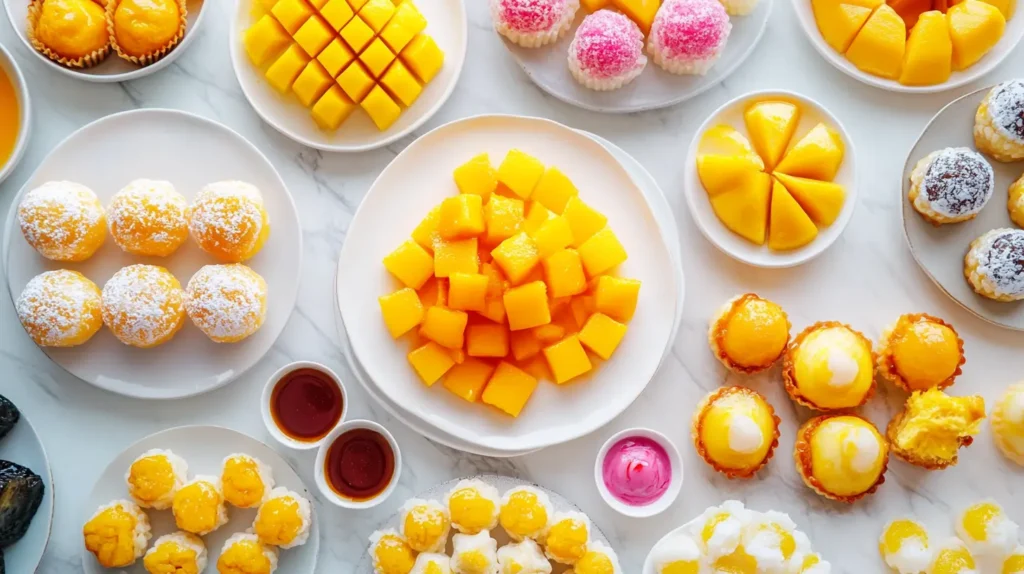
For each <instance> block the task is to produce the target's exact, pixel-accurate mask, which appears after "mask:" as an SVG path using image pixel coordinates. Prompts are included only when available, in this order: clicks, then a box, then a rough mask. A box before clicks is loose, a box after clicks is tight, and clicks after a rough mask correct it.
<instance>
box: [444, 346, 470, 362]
mask: <svg viewBox="0 0 1024 574" xmlns="http://www.w3.org/2000/svg"><path fill="white" fill-rule="evenodd" d="M448 355H450V356H451V358H452V360H453V361H455V364H456V365H461V364H462V363H465V362H466V359H468V358H469V357H468V356H466V351H465V350H464V349H448Z"/></svg>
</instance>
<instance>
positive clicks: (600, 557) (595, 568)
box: [573, 542, 622, 574]
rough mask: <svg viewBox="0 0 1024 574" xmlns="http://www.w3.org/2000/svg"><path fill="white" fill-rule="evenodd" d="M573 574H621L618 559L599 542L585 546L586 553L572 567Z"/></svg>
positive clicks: (612, 551) (613, 552) (609, 549)
mask: <svg viewBox="0 0 1024 574" xmlns="http://www.w3.org/2000/svg"><path fill="white" fill-rule="evenodd" d="M573 572H575V574H622V566H620V565H619V557H618V555H617V554H615V551H614V550H612V549H611V548H609V547H608V546H607V545H605V544H603V543H601V542H591V543H590V544H588V545H587V553H586V554H584V555H583V557H582V558H580V559H579V560H578V561H577V562H576V565H575V566H574V567H573Z"/></svg>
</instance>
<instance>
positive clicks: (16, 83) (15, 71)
mask: <svg viewBox="0 0 1024 574" xmlns="http://www.w3.org/2000/svg"><path fill="white" fill-rule="evenodd" d="M0 70H2V71H3V73H4V74H5V75H6V76H7V79H8V80H9V81H10V82H11V86H12V87H13V88H14V93H15V96H16V97H17V99H18V108H19V109H18V115H19V123H18V139H17V141H15V143H14V151H12V152H11V156H10V157H9V158H7V161H6V162H5V163H0V183H2V182H3V181H4V180H5V179H7V176H9V175H11V172H13V171H14V168H16V167H18V162H20V161H21V158H22V156H24V155H25V150H26V149H28V140H29V136H30V135H31V134H32V99H31V97H30V95H29V91H28V83H27V82H26V81H25V76H24V75H23V74H22V73H21V69H20V68H19V67H18V62H16V61H15V60H14V56H12V55H11V53H10V52H8V51H7V48H4V47H3V46H0Z"/></svg>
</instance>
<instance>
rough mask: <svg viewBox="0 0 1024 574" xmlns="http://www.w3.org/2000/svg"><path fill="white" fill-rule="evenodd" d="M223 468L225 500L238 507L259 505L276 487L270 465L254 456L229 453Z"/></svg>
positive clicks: (222, 481) (222, 480) (222, 487)
mask: <svg viewBox="0 0 1024 574" xmlns="http://www.w3.org/2000/svg"><path fill="white" fill-rule="evenodd" d="M221 468H222V470H221V474H220V482H221V490H222V491H223V492H224V500H225V501H226V502H227V503H228V504H230V505H231V506H234V507H236V508H256V507H258V506H259V505H260V504H261V503H262V502H263V501H264V500H266V499H267V497H268V496H269V495H270V491H271V490H273V488H274V474H273V471H272V470H271V468H270V466H268V465H267V464H264V462H263V461H262V460H260V459H258V458H256V457H254V456H249V455H247V454H241V453H236V454H229V455H228V456H227V457H225V458H224V462H223V463H222V465H221Z"/></svg>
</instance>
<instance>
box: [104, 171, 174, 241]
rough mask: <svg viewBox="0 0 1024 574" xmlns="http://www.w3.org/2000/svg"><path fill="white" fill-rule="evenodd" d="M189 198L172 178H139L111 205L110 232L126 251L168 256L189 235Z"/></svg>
mask: <svg viewBox="0 0 1024 574" xmlns="http://www.w3.org/2000/svg"><path fill="white" fill-rule="evenodd" d="M187 215H188V200H186V199H185V198H184V197H183V196H182V195H181V194H180V193H178V192H177V191H175V189H174V186H173V185H171V182H169V181H156V180H150V179H137V180H135V181H133V182H131V183H129V184H128V185H127V186H125V188H124V189H122V190H121V191H119V192H117V193H116V194H115V195H114V197H113V199H111V200H110V205H109V206H107V224H108V225H109V227H110V236H111V237H112V238H113V239H114V243H116V244H117V246H118V247H120V248H121V249H122V250H123V251H124V252H125V253H130V254H132V255H142V256H151V257H167V256H168V255H170V254H172V253H174V252H175V251H177V250H178V248H179V247H181V244H182V243H184V242H185V240H186V239H188V219H187Z"/></svg>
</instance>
